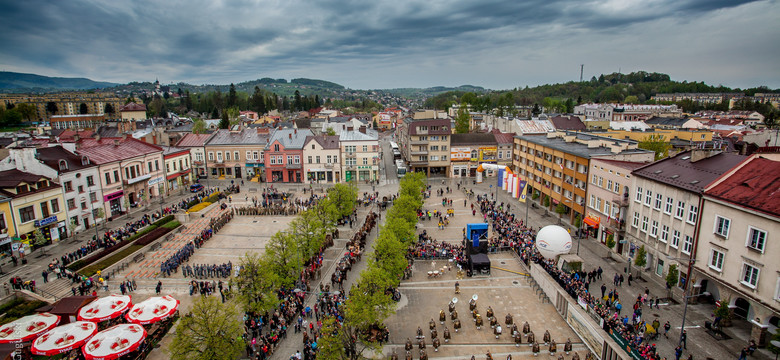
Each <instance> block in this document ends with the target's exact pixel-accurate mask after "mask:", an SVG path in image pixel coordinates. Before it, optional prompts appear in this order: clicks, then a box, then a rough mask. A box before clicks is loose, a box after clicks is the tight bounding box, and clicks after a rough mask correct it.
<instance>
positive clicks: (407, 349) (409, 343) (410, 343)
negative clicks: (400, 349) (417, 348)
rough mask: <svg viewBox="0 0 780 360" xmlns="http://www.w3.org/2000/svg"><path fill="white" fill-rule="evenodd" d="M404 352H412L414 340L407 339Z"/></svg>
mask: <svg viewBox="0 0 780 360" xmlns="http://www.w3.org/2000/svg"><path fill="white" fill-rule="evenodd" d="M404 350H406V351H407V352H409V351H411V350H412V339H409V338H406V345H404Z"/></svg>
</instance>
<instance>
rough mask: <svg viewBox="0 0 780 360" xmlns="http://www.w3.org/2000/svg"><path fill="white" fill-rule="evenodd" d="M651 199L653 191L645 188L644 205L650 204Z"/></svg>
mask: <svg viewBox="0 0 780 360" xmlns="http://www.w3.org/2000/svg"><path fill="white" fill-rule="evenodd" d="M652 201H653V192H652V191H650V189H648V190H647V193H646V194H645V206H650V202H652Z"/></svg>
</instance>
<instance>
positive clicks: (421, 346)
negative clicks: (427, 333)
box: [417, 339, 425, 349]
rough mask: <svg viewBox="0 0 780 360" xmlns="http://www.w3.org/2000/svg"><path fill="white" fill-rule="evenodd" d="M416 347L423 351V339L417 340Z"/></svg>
mask: <svg viewBox="0 0 780 360" xmlns="http://www.w3.org/2000/svg"><path fill="white" fill-rule="evenodd" d="M417 347H419V348H420V349H425V339H420V340H417Z"/></svg>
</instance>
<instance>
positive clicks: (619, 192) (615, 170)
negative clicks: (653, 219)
mask: <svg viewBox="0 0 780 360" xmlns="http://www.w3.org/2000/svg"><path fill="white" fill-rule="evenodd" d="M644 165H646V163H643V162H632V161H622V160H609V159H598V158H595V159H591V160H590V179H589V182H588V188H587V190H588V206H587V210H586V213H585V218H584V219H583V227H584V228H585V229H586V230H587V233H588V235H589V236H591V237H594V238H596V239H598V240H599V241H600V242H601V243H602V244H606V242H607V238H608V237H609V236H610V235H611V236H612V238H613V239H614V240H615V244H616V247H615V252H617V253H618V254H623V252H624V249H627V247H624V244H625V243H626V242H625V241H623V240H624V239H625V230H626V227H625V225H626V221H625V220H626V210H627V209H628V196H629V194H630V193H631V172H632V171H634V170H635V169H637V168H639V167H641V166H644Z"/></svg>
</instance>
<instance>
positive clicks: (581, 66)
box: [580, 64, 585, 82]
mask: <svg viewBox="0 0 780 360" xmlns="http://www.w3.org/2000/svg"><path fill="white" fill-rule="evenodd" d="M584 69H585V64H580V82H582V71H583V70H584Z"/></svg>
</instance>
